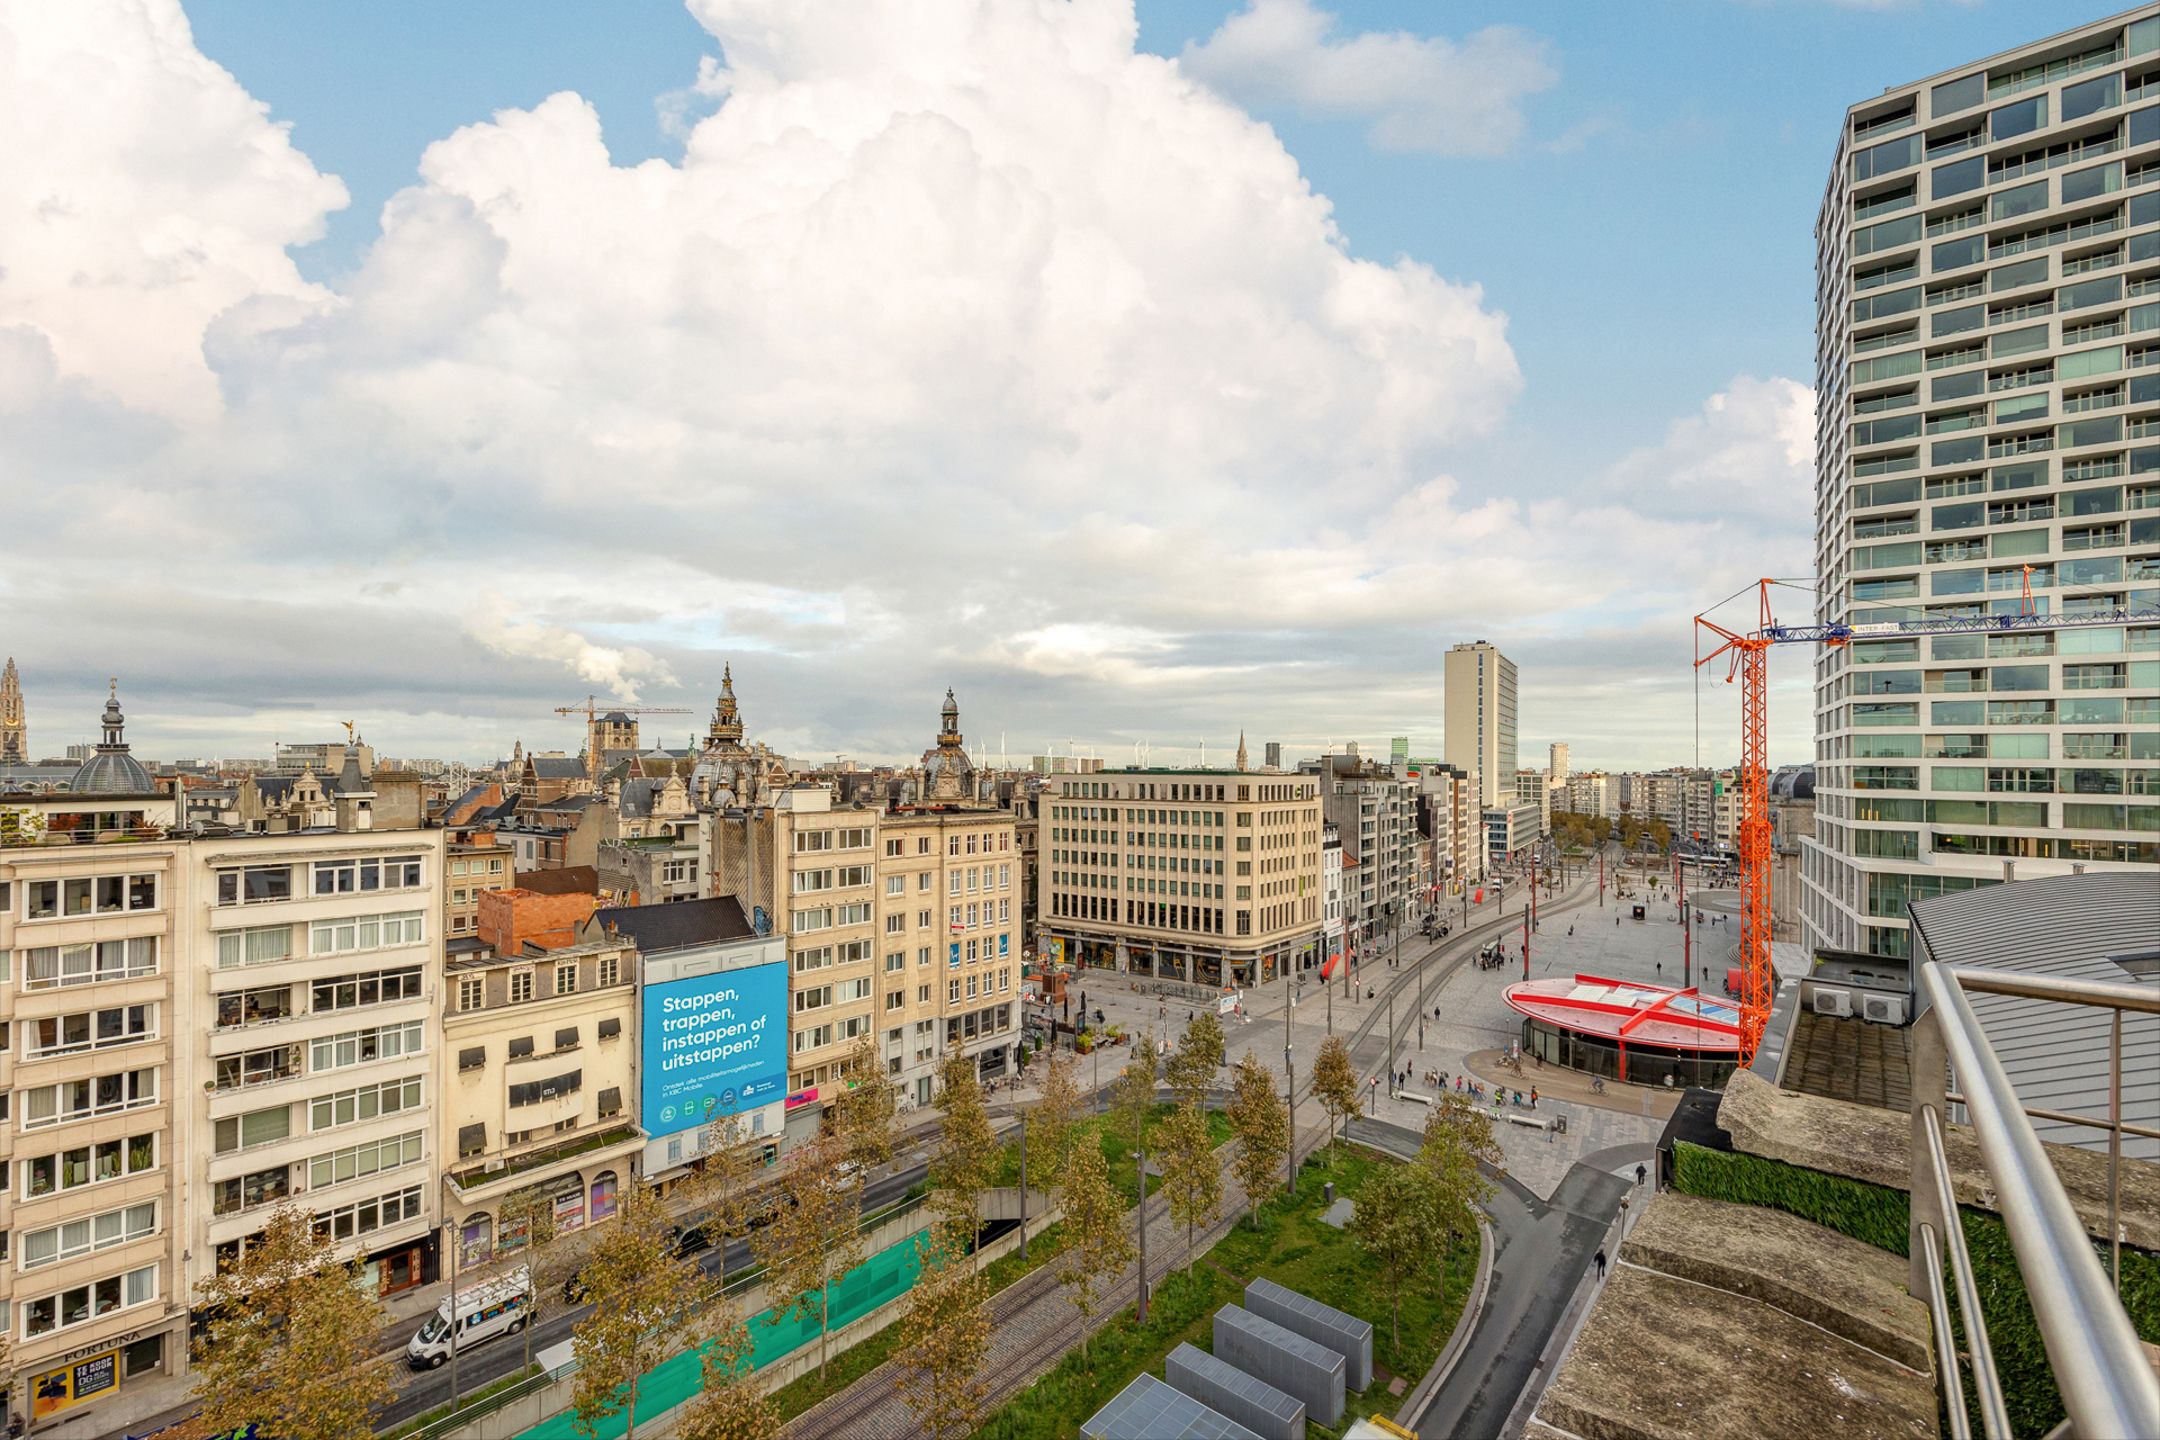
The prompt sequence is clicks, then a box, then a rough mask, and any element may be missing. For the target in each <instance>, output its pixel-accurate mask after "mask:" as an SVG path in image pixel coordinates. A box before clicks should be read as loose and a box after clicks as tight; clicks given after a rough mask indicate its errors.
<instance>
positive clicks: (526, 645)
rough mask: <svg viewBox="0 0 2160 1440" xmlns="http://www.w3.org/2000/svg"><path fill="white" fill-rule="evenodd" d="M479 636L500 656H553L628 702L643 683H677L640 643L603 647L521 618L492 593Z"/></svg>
mask: <svg viewBox="0 0 2160 1440" xmlns="http://www.w3.org/2000/svg"><path fill="white" fill-rule="evenodd" d="M469 629H470V632H471V634H472V636H473V638H474V639H476V640H478V641H479V642H480V643H481V644H483V645H485V646H487V647H488V648H489V649H490V650H493V651H495V652H496V653H497V654H499V655H506V656H510V657H513V658H520V659H527V660H550V661H554V662H556V663H559V664H561V665H564V666H567V667H568V668H569V669H570V670H571V671H573V672H574V673H575V674H576V675H577V677H578V678H579V679H581V680H586V681H589V682H591V683H592V684H594V685H598V686H601V687H602V688H603V689H605V690H606V691H607V692H608V694H610V695H612V696H614V697H615V698H616V699H617V700H620V701H622V702H623V703H625V704H630V703H633V702H635V701H636V700H637V699H638V687H639V686H641V685H646V684H654V685H670V686H672V685H675V684H678V683H679V682H678V681H677V680H676V679H675V673H674V672H673V671H672V670H670V669H669V668H668V666H667V662H666V661H664V660H662V659H660V658H659V657H658V656H656V655H654V654H653V653H652V652H651V651H649V650H646V649H644V648H642V647H640V646H636V645H600V644H596V643H594V642H593V641H592V640H590V639H588V638H587V637H585V636H583V635H580V634H578V633H577V632H576V631H575V630H571V629H568V628H566V627H564V626H561V625H544V624H540V623H538V622H536V621H532V620H520V619H517V618H515V617H514V616H513V615H512V613H511V605H510V602H509V601H508V600H507V599H505V598H504V597H503V596H501V595H499V594H494V593H490V594H489V595H488V596H487V597H486V599H485V602H484V603H483V604H482V605H481V606H480V607H479V609H478V611H477V613H476V614H475V615H474V617H473V620H472V621H471V624H470V626H469Z"/></svg>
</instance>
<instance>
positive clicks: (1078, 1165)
mask: <svg viewBox="0 0 2160 1440" xmlns="http://www.w3.org/2000/svg"><path fill="white" fill-rule="evenodd" d="M1065 1235H1066V1244H1065V1249H1064V1251H1063V1252H1062V1253H1061V1254H1060V1256H1059V1259H1058V1270H1057V1278H1058V1283H1059V1284H1061V1285H1063V1286H1065V1287H1066V1289H1067V1291H1068V1293H1069V1294H1070V1295H1071V1297H1072V1303H1073V1308H1074V1309H1075V1310H1078V1311H1079V1312H1080V1325H1081V1332H1082V1334H1081V1340H1080V1353H1081V1355H1082V1356H1083V1357H1085V1356H1086V1354H1087V1346H1088V1342H1087V1335H1086V1330H1087V1321H1088V1317H1090V1316H1092V1315H1093V1314H1094V1313H1095V1306H1096V1302H1098V1301H1099V1300H1100V1299H1101V1298H1102V1295H1103V1291H1104V1289H1105V1288H1106V1287H1107V1286H1108V1285H1109V1284H1110V1282H1111V1281H1112V1280H1113V1279H1114V1278H1115V1277H1116V1276H1117V1274H1118V1273H1119V1272H1120V1271H1122V1270H1123V1269H1124V1268H1125V1267H1126V1266H1127V1265H1129V1264H1131V1263H1132V1258H1133V1253H1134V1252H1133V1242H1132V1237H1131V1236H1130V1235H1128V1234H1126V1233H1125V1202H1124V1200H1123V1198H1122V1197H1120V1196H1119V1194H1118V1193H1117V1191H1115V1190H1113V1189H1112V1188H1111V1187H1110V1168H1109V1165H1108V1163H1107V1162H1105V1161H1104V1159H1103V1154H1102V1147H1101V1146H1100V1145H1076V1146H1074V1147H1073V1152H1072V1154H1071V1155H1070V1156H1068V1157H1067V1158H1066V1161H1065Z"/></svg>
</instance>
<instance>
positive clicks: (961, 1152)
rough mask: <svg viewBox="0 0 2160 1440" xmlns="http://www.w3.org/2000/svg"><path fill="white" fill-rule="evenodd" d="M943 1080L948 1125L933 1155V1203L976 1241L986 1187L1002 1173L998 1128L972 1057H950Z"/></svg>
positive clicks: (942, 1070) (942, 1099)
mask: <svg viewBox="0 0 2160 1440" xmlns="http://www.w3.org/2000/svg"><path fill="white" fill-rule="evenodd" d="M938 1080H939V1102H938V1103H939V1104H940V1105H941V1106H942V1107H943V1109H944V1111H945V1126H944V1129H943V1131H942V1132H941V1133H940V1135H939V1136H938V1148H937V1154H936V1155H935V1156H933V1157H932V1159H931V1161H930V1203H931V1206H932V1207H933V1208H934V1209H935V1210H936V1211H937V1213H938V1215H939V1216H940V1218H941V1219H942V1220H943V1221H944V1222H945V1223H947V1224H949V1225H951V1226H953V1227H954V1228H955V1230H956V1231H958V1233H961V1234H964V1235H965V1236H967V1237H968V1239H969V1240H971V1241H972V1240H973V1238H974V1236H975V1232H976V1231H977V1230H978V1229H979V1228H981V1225H982V1193H983V1191H985V1190H987V1189H989V1188H990V1181H991V1180H992V1179H993V1178H994V1177H995V1176H996V1174H997V1166H998V1143H997V1132H996V1131H994V1130H992V1129H991V1128H990V1111H989V1109H988V1108H987V1107H986V1106H985V1105H984V1104H983V1090H982V1082H981V1081H980V1080H978V1079H976V1078H975V1062H974V1061H973V1060H972V1059H970V1058H969V1057H967V1056H965V1055H958V1054H956V1055H950V1056H948V1057H946V1060H945V1063H944V1064H943V1065H942V1066H940V1067H939V1070H938Z"/></svg>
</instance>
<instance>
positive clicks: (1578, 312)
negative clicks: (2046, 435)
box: [0, 0, 2104, 768]
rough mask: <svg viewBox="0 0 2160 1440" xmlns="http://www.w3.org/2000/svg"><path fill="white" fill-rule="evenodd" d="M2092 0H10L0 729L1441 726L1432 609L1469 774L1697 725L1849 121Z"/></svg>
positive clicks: (1794, 570)
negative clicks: (18, 711) (1472, 679)
mask: <svg viewBox="0 0 2160 1440" xmlns="http://www.w3.org/2000/svg"><path fill="white" fill-rule="evenodd" d="M2100 13H2104V12H2102V11H2098V10H2093V11H2086V10H2076V11H2066V10H2065V9H2064V8H2063V7H2062V6H2060V5H2059V4H2048V5H2041V4H2030V3H2005V0H1994V3H1951V0H1906V3H1872V4H1871V3H1836V0H1670V3H1663V4H1656V5H1640V6H1637V5H1628V6H1616V5H1611V4H1604V3H1581V4H1562V3H1551V4H1545V5H1540V6H1534V7H1524V6H1520V5H1504V4H1438V3H1429V0H1428V3H1382V0H1372V3H1349V0H1335V3H1333V4H1329V3H1323V0H1205V3H1204V0H1139V3H1138V4H1137V6H1136V5H1135V4H1133V3H1132V0H820V3H817V4H805V3H801V0H689V3H688V4H687V5H684V4H680V3H670V0H614V3H608V4H599V3H589V0H461V3H460V4H457V5H449V6H445V5H439V4H423V3H419V0H375V3H371V4H369V5H364V6H363V5H342V4H339V5H333V4H326V3H306V4H295V3H291V0H194V3H191V4H188V5H186V6H185V7H184V8H183V6H182V5H181V4H179V3H177V0H70V3H68V4H65V5H54V4H50V3H45V0H0V654H12V655H13V656H15V657H16V659H17V661H18V663H19V664H20V666H21V669H22V675H23V682H24V688H25V692H26V698H27V701H28V707H29V719H30V727H31V742H32V748H33V750H35V751H37V752H39V753H58V752H59V751H60V750H61V749H62V748H63V747H64V746H65V745H66V744H68V743H71V742H75V741H80V740H88V739H94V738H95V730H96V716H97V711H98V708H99V706H100V705H101V704H102V703H103V700H104V696H105V693H106V687H107V682H108V677H111V676H117V677H119V680H120V685H121V694H122V698H123V701H124V702H125V704H126V706H127V709H128V714H129V721H130V724H129V734H130V738H131V739H132V740H133V741H134V742H135V744H136V747H137V750H138V752H139V753H145V754H150V755H155V756H161V757H176V756H216V755H222V756H245V755H264V754H268V753H269V751H270V748H271V746H272V745H273V744H274V743H275V742H277V741H279V740H286V741H293V740H322V739H326V738H330V737H332V736H333V734H335V733H336V722H338V721H342V720H348V719H349V720H353V721H355V722H356V723H357V724H358V725H359V727H360V730H361V733H362V734H363V735H364V736H365V737H366V738H367V739H368V740H369V741H370V742H371V743H373V744H374V745H375V746H376V747H377V749H378V750H379V751H381V752H383V753H387V754H392V755H398V756H403V757H414V756H442V757H447V758H458V759H467V760H475V761H484V760H489V759H493V758H495V757H497V756H499V755H503V754H507V753H508V751H509V749H510V746H511V744H512V743H513V741H515V740H522V741H523V742H524V744H525V745H526V747H527V748H528V749H544V748H564V749H572V750H574V749H575V748H576V747H577V745H578V744H579V743H580V741H581V738H582V731H581V727H580V726H579V725H577V724H576V723H574V722H572V721H570V720H567V719H564V718H562V717H559V716H557V715H555V714H554V713H553V711H554V709H555V707H558V706H565V705H569V704H571V703H572V702H580V701H582V699H583V697H585V696H586V695H588V694H595V695H598V696H599V697H600V699H601V701H602V702H603V703H641V704H646V705H652V706H664V707H681V708H683V709H685V710H688V711H690V712H692V713H687V714H670V715H664V716H662V715H655V716H654V717H652V718H651V719H650V720H649V721H648V723H647V727H646V734H647V736H648V738H650V739H654V740H660V741H665V742H667V743H672V744H681V743H683V741H684V740H685V739H686V738H687V737H688V736H689V735H690V734H691V733H692V732H693V731H701V730H702V728H703V725H704V717H705V714H706V713H707V712H709V711H710V709H711V706H712V703H713V697H714V695H715V693H716V692H717V690H718V687H719V678H720V671H721V667H722V665H723V664H724V663H725V664H731V665H732V666H733V670H734V676H735V681H736V689H737V692H738V694H739V695H740V697H741V699H742V703H743V709H744V715H745V719H746V721H747V723H748V726H749V729H750V733H751V735H752V736H753V737H754V738H758V739H762V740H764V741H766V742H767V743H770V744H772V745H774V746H775V747H776V748H777V749H779V750H781V751H782V752H783V753H786V754H789V755H791V756H794V757H796V758H798V759H802V760H807V761H816V760H820V759H824V758H827V757H830V756H834V755H846V756H849V757H852V758H857V759H861V760H866V761H868V760H878V759H890V758H897V757H903V756H909V755H913V754H916V753H919V752H920V751H921V750H922V749H923V748H924V747H925V746H926V745H928V744H929V743H930V741H931V739H932V737H933V736H934V734H935V731H936V727H937V708H938V706H939V704H940V703H941V701H942V699H943V697H944V692H945V690H946V689H947V687H951V688H952V689H953V690H955V691H956V693H957V695H958V697H959V700H960V704H961V717H962V723H963V729H964V730H965V731H966V733H967V735H968V737H969V742H970V745H971V748H973V749H974V750H975V751H976V752H977V754H978V755H979V756H980V755H985V754H987V755H988V756H989V757H991V758H993V759H994V758H996V757H997V756H998V755H999V754H1001V753H1006V754H1010V755H1012V756H1014V757H1022V756H1026V755H1028V754H1033V753H1042V752H1043V751H1044V749H1045V748H1046V747H1054V748H1055V749H1056V750H1057V751H1058V752H1060V753H1062V752H1063V751H1064V750H1065V749H1066V748H1067V747H1068V746H1072V747H1076V748H1077V749H1078V750H1079V751H1080V752H1081V753H1083V754H1090V753H1092V754H1101V755H1104V756H1107V757H1108V758H1110V759H1111V760H1112V761H1113V762H1116V761H1126V760H1131V759H1132V758H1134V756H1135V754H1136V748H1135V747H1136V746H1138V745H1141V744H1143V743H1144V744H1145V745H1146V746H1147V747H1148V749H1147V754H1148V756H1149V758H1150V759H1151V760H1152V761H1153V762H1154V763H1157V764H1163V763H1183V762H1186V761H1189V760H1192V759H1196V758H1197V757H1198V748H1199V746H1200V745H1202V744H1203V743H1205V744H1206V745H1208V746H1210V747H1213V749H1214V758H1217V759H1221V758H1224V757H1226V756H1227V755H1228V753H1229V751H1230V750H1231V749H1232V748H1233V747H1234V746H1235V744H1236V740H1237V737H1238V735H1239V733H1240V732H1243V733H1244V734H1246V735H1247V736H1248V737H1249V738H1250V740H1251V742H1252V744H1253V747H1254V749H1255V750H1256V751H1257V749H1258V747H1259V745H1260V743H1261V742H1262V741H1265V740H1279V741H1282V742H1283V743H1284V744H1285V746H1286V748H1287V749H1288V750H1289V751H1290V752H1291V753H1292V754H1293V755H1295V754H1300V753H1310V752H1313V751H1317V750H1319V749H1322V748H1330V747H1339V746H1340V745H1341V744H1343V743H1344V742H1345V741H1349V740H1357V741H1359V742H1361V743H1363V744H1365V745H1367V746H1373V747H1383V746H1385V744H1386V742H1387V738H1388V737H1390V736H1393V735H1407V736H1409V737H1410V738H1411V741H1412V751H1413V753H1416V754H1437V753H1439V752H1440V751H1441V748H1442V733H1441V704H1442V701H1441V667H1442V656H1443V654H1444V652H1445V651H1446V649H1447V648H1448V646H1450V645H1451V644H1454V643H1457V642H1460V641H1465V640H1476V639H1487V640H1491V641H1492V642H1494V643H1495V644H1497V645H1499V646H1500V647H1501V648H1502V649H1503V651H1505V652H1506V653H1507V654H1509V655H1510V656H1511V657H1512V658H1514V659H1515V660H1516V661H1517V663H1518V665H1519V666H1520V669H1521V682H1520V683H1521V699H1520V711H1521V719H1520V728H1521V743H1522V754H1523V757H1524V761H1525V763H1531V764H1537V763H1542V756H1543V753H1544V750H1543V747H1544V746H1545V745H1546V744H1548V743H1549V742H1551V741H1555V740H1564V741H1567V742H1569V744H1570V746H1571V748H1572V752H1573V763H1574V764H1575V766H1576V767H1577V768H1586V767H1589V766H1607V767H1611V768H1649V767H1655V766H1661V765H1667V764H1681V763H1691V762H1693V761H1695V760H1696V759H1698V758H1699V759H1700V760H1701V761H1702V762H1703V763H1710V764H1722V763H1730V761H1731V760H1732V759H1733V758H1734V756H1735V755H1736V753H1737V749H1738V740H1737V735H1738V709H1737V696H1736V695H1735V693H1734V690H1733V688H1732V687H1730V686H1728V685H1726V684H1724V683H1723V680H1724V669H1723V666H1722V665H1720V666H1718V667H1717V668H1716V670H1715V671H1714V672H1713V673H1708V674H1707V675H1703V676H1698V673H1697V672H1696V671H1695V670H1694V669H1693V667H1692V666H1691V663H1690V662H1691V660H1692V659H1693V656H1694V646H1695V641H1694V638H1693V626H1692V623H1691V617H1692V616H1693V615H1694V614H1695V613H1696V612H1698V611H1700V610H1703V609H1705V608H1707V607H1710V606H1712V605H1714V604H1716V603H1717V602H1719V601H1721V600H1723V599H1724V598H1725V597H1728V596H1730V595H1732V594H1734V593H1735V592H1737V591H1739V590H1741V589H1742V588H1743V587H1746V586H1748V585H1749V584H1750V583H1751V582H1752V581H1753V580H1754V579H1756V578H1757V577H1761V576H1779V577H1804V576H1805V575H1806V573H1807V571H1808V569H1809V566H1810V563H1811V559H1810V555H1811V548H1812V547H1811V544H1810V538H1809V537H1810V531H1811V526H1812V517H1811V514H1810V510H1809V506H1810V498H1811V495H1812V490H1813V479H1812V448H1813V431H1814V418H1813V391H1812V387H1813V383H1814V379H1813V323H1814V316H1813V308H1812V307H1813V298H1812V297H1813V290H1814V278H1813V242H1812V233H1811V232H1812V226H1813V222H1814V216H1815V211H1816V207H1817V205H1818V203H1819V201H1820V198H1821V195H1822V189H1823V185H1824V181H1825V179H1826V168H1827V166H1828V163H1829V159H1830V156H1831V153H1832V150H1833V147H1834V144H1835V141H1836V136H1837V127H1838V125H1839V124H1840V122H1841V117H1842V114H1843V111H1844V109H1845V108H1846V107H1847V106H1848V105H1850V104H1853V103H1855V102H1857V101H1859V100H1862V99H1864V98H1866V97H1867V96H1869V95H1872V94H1875V93H1877V92H1878V91H1880V90H1881V89H1882V88H1883V87H1885V86H1889V85H1893V84H1898V83H1903V82H1906V81H1910V80H1913V79H1917V78H1920V77H1922V76H1924V75H1927V74H1931V73H1933V72H1935V71H1938V70H1942V69H1947V68H1949V67H1952V66H1955V65H1958V64H1960V63H1962V62H1965V61H1968V60H1972V59H1976V58H1979V57H1982V56H1984V55H1987V54H1990V53H1992V52H1994V51H1997V50H2000V49H2004V48H2007V47H2009V46H2011V45H2014V44H2018V43H2022V42H2024V41H2026V40H2030V39H2033V38H2037V37H2039V36H2041V35H2045V34H2048V33H2052V32H2053V31H2055V30H2058V29H2061V28H2063V27H2064V26H2066V25H2068V24H2070V23H2072V22H2075V21H2081V20H2083V19H2085V18H2088V16H2096V15H2098V14H2100ZM1783 593H1784V594H1785V595H1786V596H1787V597H1789V598H1787V599H1785V600H1782V601H1781V602H1780V605H1781V609H1780V618H1783V619H1798V618H1802V616H1801V614H1800V613H1799V612H1802V611H1804V610H1805V609H1806V608H1807V606H1808V598H1807V596H1806V594H1805V593H1804V592H1803V591H1797V590H1792V591H1786V592H1783ZM1743 608H1744V607H1743ZM1719 613H1720V614H1730V615H1732V616H1733V618H1735V619H1738V618H1740V614H1741V612H1740V610H1729V611H1720V612H1719ZM1748 613H1751V612H1748ZM1772 670H1773V676H1774V695H1773V709H1772V728H1771V733H1772V756H1773V759H1774V760H1799V759H1804V758H1805V757H1806V756H1807V754H1808V753H1809V748H1810V747H1809V734H1810V727H1811V723H1812V722H1811V716H1810V713H1809V708H1808V705H1809V702H1808V695H1807V676H1808V664H1807V660H1806V657H1805V656H1803V655H1797V654H1779V655H1777V656H1775V657H1774V659H1773V666H1772Z"/></svg>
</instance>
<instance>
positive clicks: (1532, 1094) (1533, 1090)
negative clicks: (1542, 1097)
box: [1530, 1085, 1537, 1110]
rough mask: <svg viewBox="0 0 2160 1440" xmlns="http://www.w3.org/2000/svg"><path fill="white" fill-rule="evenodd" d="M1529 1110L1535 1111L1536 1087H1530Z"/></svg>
mask: <svg viewBox="0 0 2160 1440" xmlns="http://www.w3.org/2000/svg"><path fill="white" fill-rule="evenodd" d="M1530 1108H1531V1109H1533V1110H1535V1109H1537V1086H1535V1085H1532V1086H1531V1087H1530Z"/></svg>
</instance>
